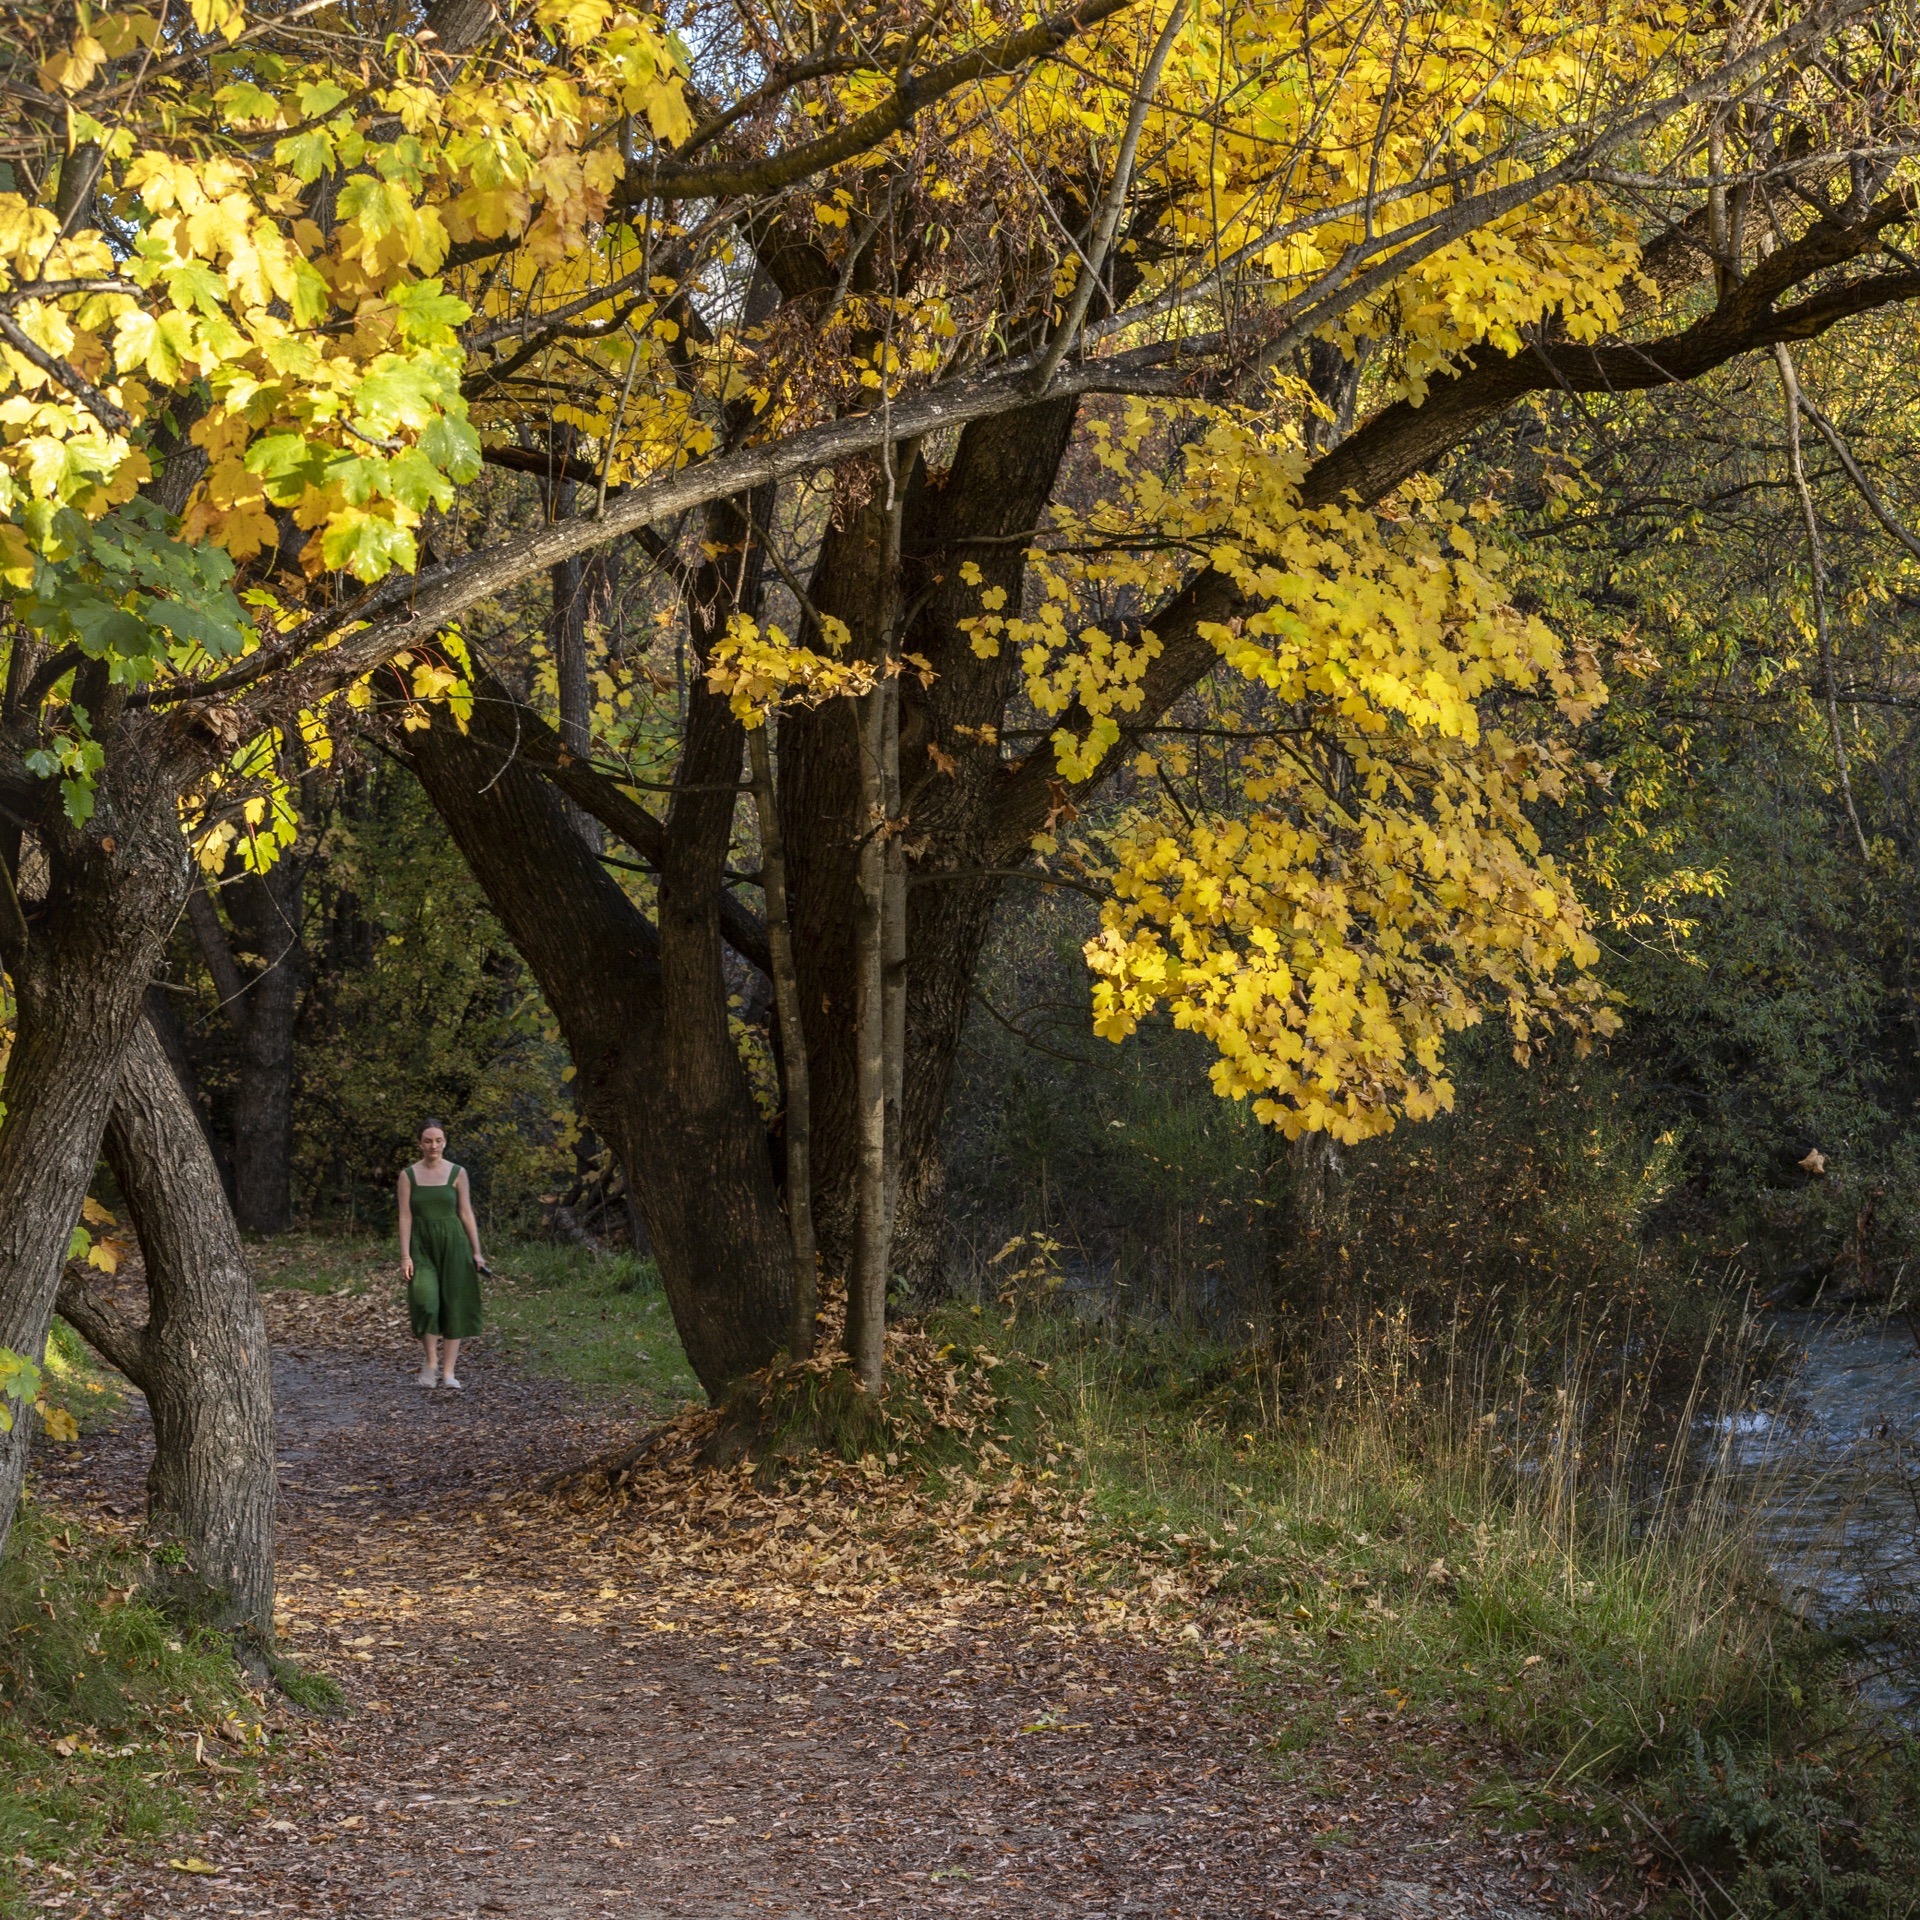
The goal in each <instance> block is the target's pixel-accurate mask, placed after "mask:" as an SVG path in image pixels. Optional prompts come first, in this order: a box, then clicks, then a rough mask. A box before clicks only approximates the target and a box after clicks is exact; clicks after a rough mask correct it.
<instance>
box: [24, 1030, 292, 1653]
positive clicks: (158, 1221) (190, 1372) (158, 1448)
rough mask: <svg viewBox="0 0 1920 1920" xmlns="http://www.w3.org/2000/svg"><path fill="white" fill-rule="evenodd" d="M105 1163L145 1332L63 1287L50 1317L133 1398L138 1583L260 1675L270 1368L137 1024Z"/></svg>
mask: <svg viewBox="0 0 1920 1920" xmlns="http://www.w3.org/2000/svg"><path fill="white" fill-rule="evenodd" d="M106 1152H107V1161H108V1164H109V1165H110V1166H111V1167H112V1169H113V1174H114V1178H115V1179H116V1180H117V1181H118V1182H119V1184H120V1190H121V1192H122V1193H124V1194H125V1196H126V1200H127V1207H128V1211H129V1212H130V1214H131V1215H132V1220H133V1227H134V1231H135V1233H136V1234H137V1235H138V1237H139V1241H140V1251H141V1253H142V1255H143V1257H144V1259H145V1262H146V1271H147V1300H148V1317H147V1323H146V1325H145V1326H144V1327H136V1326H133V1325H132V1324H130V1323H129V1322H127V1321H125V1320H123V1319H122V1318H121V1317H120V1316H119V1315H118V1314H117V1313H116V1312H114V1310H113V1309H112V1308H111V1307H109V1306H108V1305H107V1304H106V1303H105V1302H103V1301H102V1300H100V1299H99V1298H98V1297H97V1296H96V1295H94V1294H93V1293H91V1292H90V1291H89V1290H88V1288H87V1286H86V1284H85V1281H84V1279H83V1277H82V1276H80V1275H79V1274H76V1273H69V1275H68V1276H67V1278H66V1279H65V1280H64V1281H63V1283H62V1285H61V1288H60V1296H59V1307H60V1311H61V1313H62V1314H63V1315H65V1317H66V1318H67V1319H68V1320H69V1321H71V1322H72V1323H73V1325H74V1326H76V1327H77V1328H78V1329H79V1330H80V1332H81V1333H82V1334H83V1335H84V1336H85V1337H86V1338H87V1339H88V1340H89V1341H91V1342H92V1344H93V1345H94V1346H95V1347H97V1348H98V1349H99V1350H100V1352H101V1353H102V1354H103V1355H104V1356H105V1357H106V1358H107V1359H108V1360H109V1361H110V1362H111V1363H112V1364H113V1365H114V1366H116V1367H118V1368H119V1369H120V1371H121V1372H122V1373H124V1374H125V1375H126V1376H127V1378H128V1379H129V1380H131V1381H132V1382H133V1383H134V1385H135V1386H137V1387H138V1388H139V1389H140V1391H141V1392H142V1393H144V1394H145V1395H146V1397H147V1405H148V1407H149V1409H150V1410H151V1412H152V1415H153V1441H154V1451H153V1467H152V1470H151V1471H150V1472H149V1474H148V1476H147V1531H148V1535H149V1538H150V1539H151V1541H152V1543H153V1547H154V1550H155V1551H154V1560H153V1565H154V1574H153V1580H154V1584H155V1585H156V1586H157V1587H158V1588H159V1589H160V1590H161V1591H162V1592H163V1594H165V1595H166V1597H167V1598H168V1599H169V1600H170V1601H171V1602H172V1603H173V1604H174V1605H175V1606H177V1607H178V1608H179V1609H180V1610H181V1611H182V1612H183V1613H185V1614H187V1615H188V1616H190V1617H191V1618H194V1619H197V1620H201V1621H204V1622H206V1623H207V1624H209V1625H211V1626H216V1627H220V1628H223V1629H225V1630H227V1631H229V1632H231V1633H233V1634H235V1635H236V1636H237V1638H238V1639H239V1640H240V1641H241V1643H242V1645H243V1647H244V1648H245V1649H247V1650H248V1651H250V1653H251V1655H252V1662H251V1663H252V1664H254V1665H256V1666H258V1667H261V1668H263V1669H264V1667H265V1665H266V1662H267V1658H268V1655H269V1653H270V1650H271V1647H272V1640H273V1595H274V1558H273V1556H274V1452H273V1365H272V1353H271V1350H270V1348H269V1346H268V1343H267V1328H266V1320H265V1317H264V1315H263V1314H262V1313H261V1310H260V1300H259V1296H258V1295H257V1294H256V1293H255V1291H254V1286H253V1277H252V1275H251V1274H250V1273H249V1272H248V1270H247V1262H246V1255H245V1253H244V1252H243V1251H242V1249H241V1245H240V1235H239V1230H238V1228H237V1227H236V1226H235V1224H234V1218H233V1213H232V1210H231V1209H230V1208H229V1207H228V1205H227V1197H226V1193H225V1191H224V1190H223V1188H222V1187H221V1184H220V1173H219V1169H218V1167H216V1166H215V1164H214V1160H213V1156H212V1154H211V1153H209V1152H208V1150H207V1144H206V1140H205V1137H204V1135H203V1134H202V1133H201V1131H200V1127H199V1124H198V1122H197V1120H196V1119H195V1116H194V1112H193V1107H192V1104H191V1102H190V1101H189V1100H188V1098H187V1094H186V1090H185V1088H184V1087H183V1086H182V1085H181V1083H180V1078H179V1076H178V1074H177V1073H176V1072H175V1071H174V1067H173V1063H172V1061H171V1060H170V1059H169V1058H168V1057H167V1052H166V1048H165V1047H164V1045H163V1044H162V1042H161V1040H160V1037H159V1035H158V1034H157V1033H156V1031H155V1029H154V1025H153V1022H152V1021H151V1020H143V1021H141V1022H140V1025H139V1027H138V1028H137V1030H136V1031H135V1034H134V1037H133V1041H132V1044H131V1045H130V1046H129V1047H128V1049H127V1053H126V1059H125V1064H124V1066H123V1068H122V1071H121V1079H120V1090H119V1094H118V1096H117V1097H116V1099H115V1101H114V1103H113V1110H112V1114H111V1117H110V1119H109V1120H108V1123H107V1133H106Z"/></svg>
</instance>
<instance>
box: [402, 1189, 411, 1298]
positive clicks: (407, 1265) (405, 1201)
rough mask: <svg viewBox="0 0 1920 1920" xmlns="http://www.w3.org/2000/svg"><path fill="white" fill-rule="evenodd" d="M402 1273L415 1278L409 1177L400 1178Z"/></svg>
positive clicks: (408, 1277)
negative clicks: (408, 1191) (408, 1186)
mask: <svg viewBox="0 0 1920 1920" xmlns="http://www.w3.org/2000/svg"><path fill="white" fill-rule="evenodd" d="M400 1271H401V1273H402V1274H404V1275H405V1276H406V1278H407V1279H409V1280H411V1279H412V1278H413V1201H412V1199H411V1198H410V1197H409V1195H408V1193H407V1176H406V1175H405V1174H404V1173H403V1174H401V1176H400Z"/></svg>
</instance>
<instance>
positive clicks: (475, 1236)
mask: <svg viewBox="0 0 1920 1920" xmlns="http://www.w3.org/2000/svg"><path fill="white" fill-rule="evenodd" d="M453 1192H454V1205H455V1206H457V1207H458V1208H459V1209H460V1224H461V1225H462V1226H463V1227H465V1228H466V1230H467V1244H468V1245H469V1246H470V1247H472V1249H473V1264H474V1265H475V1266H476V1267H484V1266H485V1265H486V1264H487V1256H486V1255H485V1254H484V1253H482V1252H481V1251H480V1223H479V1221H477V1220H476V1219H475V1218H474V1217H473V1198H472V1196H471V1195H470V1194H469V1193H468V1191H467V1170H466V1168H465V1167H462V1168H461V1169H460V1177H459V1178H458V1179H457V1180H456V1181H455V1182H454V1183H453Z"/></svg>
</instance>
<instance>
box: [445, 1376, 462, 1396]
mask: <svg viewBox="0 0 1920 1920" xmlns="http://www.w3.org/2000/svg"><path fill="white" fill-rule="evenodd" d="M440 1384H441V1385H442V1386H443V1387H451V1388H452V1389H453V1390H454V1392H455V1393H465V1392H466V1390H467V1387H466V1382H465V1381H464V1380H456V1379H455V1378H454V1377H453V1375H452V1374H448V1375H447V1376H446V1377H445V1378H444V1379H443V1380H442V1381H441V1382H440Z"/></svg>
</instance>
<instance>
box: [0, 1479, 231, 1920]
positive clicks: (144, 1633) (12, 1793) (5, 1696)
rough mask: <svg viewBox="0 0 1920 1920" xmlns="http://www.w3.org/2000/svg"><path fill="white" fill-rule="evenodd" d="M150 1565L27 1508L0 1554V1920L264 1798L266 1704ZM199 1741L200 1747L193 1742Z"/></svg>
mask: <svg viewBox="0 0 1920 1920" xmlns="http://www.w3.org/2000/svg"><path fill="white" fill-rule="evenodd" d="M142 1571H143V1565H142V1561H141V1559H140V1557H139V1555H138V1554H137V1553H135V1552H134V1551H132V1550H131V1549H130V1548H128V1547H127V1546H126V1545H124V1544H123V1543H122V1542H120V1541H118V1540H116V1539H113V1538H110V1537H107V1536H102V1535H98V1534H92V1533H89V1532H88V1531H87V1530H86V1529H85V1528H83V1527H81V1526H80V1525H78V1524H77V1523H74V1522H69V1521H63V1520H62V1519H61V1518H60V1517H59V1516H57V1515H55V1514H52V1513H49V1512H48V1511H47V1510H46V1509H45V1508H43V1507H41V1506H39V1505H37V1504H35V1503H33V1502H31V1501H29V1502H28V1503H26V1504H24V1505H23V1506H22V1507H21V1509H20V1512H19V1515H18V1517H17V1518H16V1520H15V1522H14V1526H13V1531H12V1535H11V1537H10V1538H9V1540H8V1543H7V1550H6V1555H5V1558H4V1559H0V1915H6V1916H8V1917H9V1920H12V1916H15V1915H24V1914H25V1913H26V1912H27V1911H28V1904H29V1902H32V1901H35V1900H37V1898H38V1897H39V1896H40V1895H43V1894H45V1893H47V1892H49V1891H51V1890H52V1889H54V1888H55V1887H71V1886H72V1885H73V1884H74V1882H73V1878H72V1876H74V1875H76V1874H78V1875H80V1877H81V1878H82V1879H84V1877H85V1867H86V1863H87V1862H88V1861H90V1860H94V1859H97V1858H99V1857H100V1856H101V1855H102V1854H104V1853H118V1852H124V1851H126V1850H127V1849H129V1848H134V1849H138V1848H142V1847H151V1846H153V1845H154V1844H156V1843H162V1842H165V1841H166V1840H167V1839H168V1838H169V1837H170V1836H172V1835H175V1834H177V1833H179V1832H181V1831H182V1830H183V1829H184V1828H186V1827H187V1826H189V1825H192V1824H196V1823H197V1822H198V1821H200V1820H203V1819H204V1818H205V1817H206V1816H207V1815H208V1814H209V1813H211V1812H212V1811H214V1809H215V1808H216V1807H219V1806H221V1805H222V1803H226V1805H227V1806H228V1807H231V1806H232V1805H233V1804H241V1805H244V1804H246V1803H247V1802H248V1801H249V1800H250V1799H251V1796H252V1792H253V1785H254V1780H255V1777H256V1773H257V1766H258V1755H259V1754H260V1752H261V1751H262V1748H263V1741H264V1736H263V1735H262V1733H261V1731H260V1719H259V1716H260V1711H261V1702H260V1700H259V1699H258V1698H257V1697H256V1696H254V1695H252V1694H251V1693H249V1692H248V1691H247V1690H245V1689H244V1688H243V1687H242V1685H241V1684H240V1679H239V1675H238V1671H237V1669H236V1668H235V1666H234V1663H233V1659H232V1656H231V1653H230V1651H229V1649H228V1646H227V1643H226V1642H225V1640H224V1639H222V1638H221V1637H219V1636H218V1635H214V1634H208V1633H201V1632H194V1631H183V1630H181V1629H180V1628H179V1627H177V1626H175V1625H174V1624H172V1623H171V1622H169V1621H168V1620H167V1619H166V1618H165V1617H164V1616H163V1615H162V1614H161V1613H160V1612H159V1611H158V1610H157V1609H156V1608H154V1607H153V1606H151V1605H149V1604H148V1603H147V1602H146V1601H144V1600H143V1599H142V1598H141V1597H140V1592H139V1589H140V1582H141V1576H142ZM196 1743H197V1748H196Z"/></svg>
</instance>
